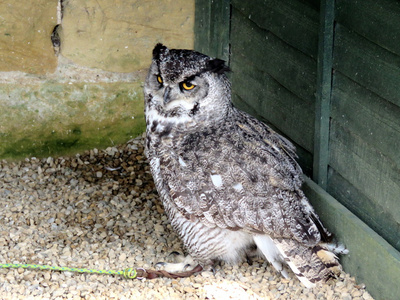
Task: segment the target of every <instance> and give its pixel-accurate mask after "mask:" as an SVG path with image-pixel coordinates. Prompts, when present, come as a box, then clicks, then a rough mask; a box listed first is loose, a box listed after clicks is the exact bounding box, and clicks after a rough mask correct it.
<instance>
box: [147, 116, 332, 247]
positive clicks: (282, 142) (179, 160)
mask: <svg viewBox="0 0 400 300" xmlns="http://www.w3.org/2000/svg"><path fill="white" fill-rule="evenodd" d="M233 113H234V114H235V115H234V117H232V118H229V119H228V121H226V122H225V123H223V124H220V126H218V127H216V126H213V127H207V128H205V129H203V130H199V131H194V132H191V133H187V134H184V133H181V134H180V133H179V132H174V133H171V134H172V135H173V138H172V139H170V140H169V142H168V143H163V142H161V141H159V142H157V143H156V144H157V145H156V149H151V151H152V152H153V155H155V156H156V157H157V159H159V168H160V169H159V175H160V177H161V178H160V179H161V180H160V182H162V183H161V184H162V185H163V189H165V190H166V191H167V193H165V194H164V195H161V196H162V197H163V198H167V199H163V201H164V202H167V205H172V206H175V207H176V208H177V209H178V210H179V211H180V212H181V213H182V214H183V215H184V216H185V217H186V218H188V219H190V218H200V219H201V220H202V222H203V223H205V224H207V225H208V226H210V227H214V226H218V227H221V228H229V229H231V230H239V229H243V230H246V231H249V232H255V233H257V232H259V233H260V232H264V233H267V234H269V235H270V236H271V237H283V238H294V239H296V240H298V241H299V242H301V243H302V244H305V245H308V246H313V245H315V244H317V243H318V242H319V241H320V240H321V236H322V238H324V237H329V236H330V233H329V232H328V231H327V230H326V229H325V228H324V227H323V226H322V224H321V222H320V221H319V218H318V216H316V214H315V213H314V211H313V208H312V207H311V205H310V204H309V202H308V200H307V198H306V197H305V195H304V194H303V192H302V190H301V185H302V179H301V174H302V171H301V168H300V167H299V165H298V164H297V162H296V161H295V157H296V154H295V148H294V146H293V145H292V144H291V143H290V142H289V141H288V140H286V139H285V138H283V137H281V136H280V135H278V134H276V133H275V132H274V131H272V130H271V129H270V128H269V127H268V126H266V125H265V124H263V123H261V122H259V121H258V120H257V119H255V118H253V117H251V116H249V115H247V114H245V113H243V112H241V111H238V110H234V111H233ZM148 134H149V132H148ZM150 138H151V139H152V140H153V137H151V136H150ZM158 138H159V137H158ZM164 138H167V139H168V137H165V136H164ZM154 146H155V144H154ZM156 153H157V154H156ZM156 180H157V179H156Z"/></svg>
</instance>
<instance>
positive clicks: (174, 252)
mask: <svg viewBox="0 0 400 300" xmlns="http://www.w3.org/2000/svg"><path fill="white" fill-rule="evenodd" d="M172 255H174V256H179V255H181V254H180V253H179V252H178V251H172V252H171V253H170V254H169V255H168V256H172Z"/></svg>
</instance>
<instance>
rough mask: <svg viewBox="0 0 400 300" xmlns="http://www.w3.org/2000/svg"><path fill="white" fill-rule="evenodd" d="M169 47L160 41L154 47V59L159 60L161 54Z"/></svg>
mask: <svg viewBox="0 0 400 300" xmlns="http://www.w3.org/2000/svg"><path fill="white" fill-rule="evenodd" d="M167 51H168V48H167V47H165V46H164V45H163V44H161V43H158V44H157V45H156V46H155V47H154V49H153V59H155V60H158V59H160V55H161V54H164V52H167Z"/></svg>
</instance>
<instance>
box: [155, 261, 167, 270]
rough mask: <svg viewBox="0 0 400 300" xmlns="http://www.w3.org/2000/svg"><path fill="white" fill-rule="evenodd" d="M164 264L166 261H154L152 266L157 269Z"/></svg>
mask: <svg viewBox="0 0 400 300" xmlns="http://www.w3.org/2000/svg"><path fill="white" fill-rule="evenodd" d="M165 265H167V263H166V262H163V261H159V262H158V263H156V264H155V265H154V267H155V268H156V269H159V268H161V267H164V266H165Z"/></svg>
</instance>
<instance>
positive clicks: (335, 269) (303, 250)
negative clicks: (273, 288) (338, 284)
mask: <svg viewBox="0 0 400 300" xmlns="http://www.w3.org/2000/svg"><path fill="white" fill-rule="evenodd" d="M254 241H255V243H256V244H257V247H258V248H259V249H260V250H261V252H262V253H263V254H264V255H265V257H266V258H267V259H268V260H269V261H270V262H271V264H272V265H273V266H274V267H275V268H276V269H277V270H278V271H280V272H281V273H282V275H283V276H284V277H286V278H287V277H288V276H287V272H286V270H285V269H284V268H283V265H287V266H289V267H290V269H291V270H292V271H293V273H294V274H295V275H296V276H297V278H298V279H299V280H300V281H301V282H302V283H303V284H304V286H306V287H307V288H312V287H314V286H315V284H316V283H318V282H327V281H329V280H331V279H333V278H337V277H338V276H339V275H340V273H341V271H342V267H341V265H340V263H339V260H338V257H337V256H336V254H347V253H348V250H347V249H346V248H345V247H343V246H342V245H335V244H327V243H320V244H318V245H316V246H314V247H312V248H310V247H308V246H304V245H302V244H300V243H299V242H297V241H295V240H289V239H280V238H274V239H272V238H271V237H269V236H267V235H258V236H255V237H254Z"/></svg>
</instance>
